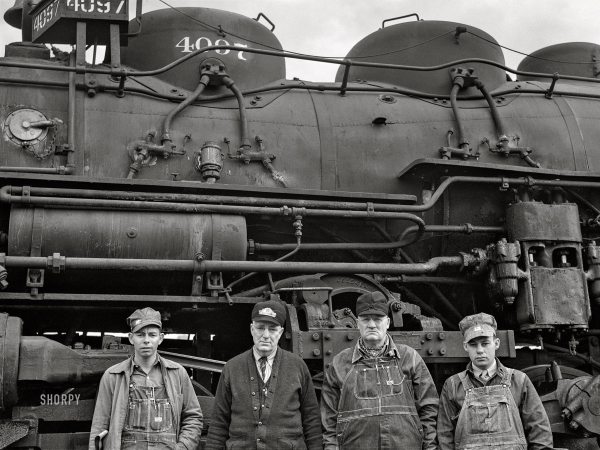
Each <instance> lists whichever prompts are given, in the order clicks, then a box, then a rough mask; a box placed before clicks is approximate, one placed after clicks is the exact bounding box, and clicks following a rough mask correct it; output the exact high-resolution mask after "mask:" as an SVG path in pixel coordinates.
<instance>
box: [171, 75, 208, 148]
mask: <svg viewBox="0 0 600 450" xmlns="http://www.w3.org/2000/svg"><path fill="white" fill-rule="evenodd" d="M209 81H210V78H209V76H208V75H202V77H201V78H200V82H199V83H198V87H197V88H196V90H195V91H194V92H192V93H191V94H190V95H189V96H188V97H187V98H186V99H185V100H184V101H182V102H181V103H180V104H179V105H177V106H176V107H175V108H173V109H172V110H171V112H169V114H167V117H165V121H164V123H163V135H162V141H163V142H164V141H169V142H171V135H170V133H171V122H172V121H173V119H174V118H175V116H176V115H177V114H179V113H180V112H181V111H183V110H184V109H185V108H187V107H188V106H189V105H191V104H192V103H193V102H194V101H196V99H197V98H198V97H199V96H200V94H202V92H204V89H205V88H206V86H208V82H209Z"/></svg>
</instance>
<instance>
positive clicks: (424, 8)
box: [0, 0, 600, 81]
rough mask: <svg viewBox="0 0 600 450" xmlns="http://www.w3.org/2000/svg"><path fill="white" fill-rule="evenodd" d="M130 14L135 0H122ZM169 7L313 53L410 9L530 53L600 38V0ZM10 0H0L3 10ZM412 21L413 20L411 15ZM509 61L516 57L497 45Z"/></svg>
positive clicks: (9, 36)
mask: <svg viewBox="0 0 600 450" xmlns="http://www.w3.org/2000/svg"><path fill="white" fill-rule="evenodd" d="M129 1H130V3H131V5H130V7H131V17H133V15H134V4H135V0H129ZM165 1H166V2H167V3H170V4H172V5H173V6H179V7H181V6H200V7H207V8H217V9H224V10H228V11H233V12H237V13H239V14H243V15H245V16H248V17H252V18H254V17H256V16H257V15H258V13H259V12H262V13H263V14H265V15H266V16H267V17H268V18H269V19H270V20H271V21H272V22H274V23H275V25H276V29H275V35H276V36H277V37H278V39H279V40H280V42H281V44H282V46H283V48H284V49H285V50H291V51H295V52H300V53H307V54H312V55H318V56H343V55H346V54H347V53H348V51H349V50H350V49H351V48H352V47H353V46H354V44H356V43H357V42H358V41H359V40H361V39H362V38H363V37H365V36H367V35H369V34H371V33H373V32H374V31H376V30H377V29H378V28H380V27H381V22H382V21H383V20H385V19H388V18H391V17H397V16H401V15H405V14H411V13H417V14H419V16H420V18H421V19H425V20H447V21H452V22H460V23H463V24H465V25H467V26H473V27H477V28H479V29H482V30H483V31H486V32H487V33H489V34H490V35H492V36H493V37H494V38H495V39H496V40H497V41H498V42H499V43H500V44H502V45H504V46H507V47H510V48H514V49H517V50H519V51H522V52H525V53H530V52H533V51H535V50H537V49H540V48H542V47H546V46H548V45H553V44H558V43H561V42H593V43H600V27H599V26H598V23H597V19H598V17H600V0H402V1H401V0H368V1H367V0H326V1H317V0H165ZM13 4H14V0H0V9H1V10H2V15H4V12H5V11H6V10H7V9H8V8H9V7H11V6H12V5H13ZM162 8H167V6H166V5H164V4H163V3H161V2H160V1H159V0H144V11H150V10H154V9H162ZM413 20H414V19H413ZM1 30H2V31H1V32H0V55H4V45H5V44H7V43H9V42H13V41H18V40H20V30H17V29H15V28H12V27H10V26H9V25H6V24H4V26H3V28H1ZM504 57H505V59H506V63H507V65H508V66H509V67H512V68H516V67H517V65H518V64H519V62H520V61H521V59H522V58H523V56H521V55H518V54H514V53H512V52H509V51H507V50H504ZM336 70H337V68H336V67H335V66H332V65H329V64H318V63H309V62H304V61H295V60H288V62H287V78H293V77H299V78H301V79H305V80H312V81H333V79H334V77H335V72H336Z"/></svg>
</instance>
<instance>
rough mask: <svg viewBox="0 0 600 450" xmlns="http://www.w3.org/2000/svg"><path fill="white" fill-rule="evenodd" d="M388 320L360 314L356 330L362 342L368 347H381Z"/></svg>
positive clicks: (378, 316)
mask: <svg viewBox="0 0 600 450" xmlns="http://www.w3.org/2000/svg"><path fill="white" fill-rule="evenodd" d="M389 327H390V318H389V317H388V316H381V315H378V314H361V315H360V316H358V330H359V331H360V336H361V337H362V339H363V342H364V343H365V344H366V345H367V346H368V347H381V346H382V345H383V343H384V342H385V337H386V333H387V330H388V328H389Z"/></svg>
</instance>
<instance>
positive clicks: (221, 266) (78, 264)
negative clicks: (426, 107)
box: [3, 256, 465, 275]
mask: <svg viewBox="0 0 600 450" xmlns="http://www.w3.org/2000/svg"><path fill="white" fill-rule="evenodd" d="M63 263H64V268H65V270H66V269H80V270H112V269H116V270H135V271H155V270H156V271H168V272H192V271H193V270H194V268H195V267H196V261H194V260H160V259H116V258H71V257H64V259H63V257H56V258H55V257H54V256H48V257H39V256H4V257H3V264H4V267H6V268H22V269H27V268H29V269H49V270H52V269H53V267H55V264H60V266H62V265H63ZM464 265H465V260H464V258H463V257H462V256H440V257H435V258H432V259H430V260H429V261H427V262H424V263H414V264H395V263H379V264H378V263H324V262H273V261H213V260H205V261H202V262H200V271H201V272H262V273H266V272H274V273H306V274H308V273H322V272H326V273H338V274H356V273H362V274H374V273H378V274H381V273H383V274H394V275H420V274H430V273H434V272H435V271H436V270H438V269H439V268H440V267H463V266H464Z"/></svg>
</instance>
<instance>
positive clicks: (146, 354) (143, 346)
mask: <svg viewBox="0 0 600 450" xmlns="http://www.w3.org/2000/svg"><path fill="white" fill-rule="evenodd" d="M164 337H165V335H164V334H163V333H161V330H160V328H158V327H157V326H154V325H148V326H147V327H144V328H141V329H139V330H137V331H136V332H135V333H129V342H131V345H133V347H134V349H135V356H136V357H137V358H142V359H154V358H155V357H156V351H157V349H158V346H159V345H160V344H161V343H162V341H163V339H164Z"/></svg>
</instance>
